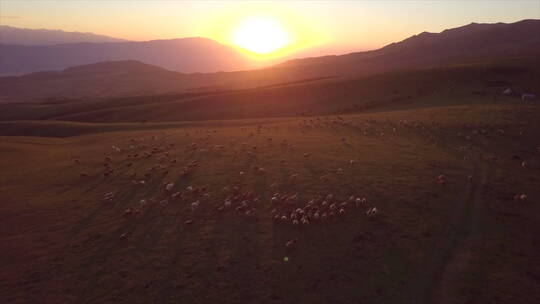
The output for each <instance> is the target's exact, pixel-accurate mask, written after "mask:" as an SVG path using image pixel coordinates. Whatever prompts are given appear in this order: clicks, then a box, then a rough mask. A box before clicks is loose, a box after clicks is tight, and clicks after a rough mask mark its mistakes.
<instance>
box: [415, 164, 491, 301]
mask: <svg viewBox="0 0 540 304" xmlns="http://www.w3.org/2000/svg"><path fill="white" fill-rule="evenodd" d="M473 174H475V175H474V176H475V177H474V178H473V180H472V181H471V182H470V183H469V184H468V185H467V189H466V191H464V193H463V194H462V195H460V198H459V199H458V200H457V201H456V205H455V209H454V214H453V215H452V216H451V220H450V223H449V225H448V226H447V230H446V232H445V233H444V236H443V237H445V238H444V239H443V240H441V242H440V243H439V244H438V245H437V246H436V247H434V248H433V252H432V253H431V256H430V257H429V258H428V259H426V261H425V263H424V264H423V265H422V266H421V267H422V269H420V270H419V272H418V274H417V275H416V277H415V278H413V279H412V282H411V284H410V285H409V288H408V290H406V294H405V296H406V298H405V303H414V304H421V303H450V302H452V299H453V297H455V296H456V291H457V290H456V286H455V282H456V281H457V277H458V276H459V275H460V274H461V273H463V272H464V271H466V269H467V266H468V264H469V262H470V256H469V252H470V250H469V249H470V247H471V245H472V238H473V235H472V234H473V233H474V232H475V231H477V230H478V226H479V217H480V214H481V192H482V188H483V187H484V185H485V183H486V181H487V178H488V175H489V168H488V167H487V166H485V165H483V164H482V165H477V166H475V169H474V173H473Z"/></svg>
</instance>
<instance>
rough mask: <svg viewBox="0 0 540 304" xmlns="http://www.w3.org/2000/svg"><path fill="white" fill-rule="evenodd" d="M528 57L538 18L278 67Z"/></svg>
mask: <svg viewBox="0 0 540 304" xmlns="http://www.w3.org/2000/svg"><path fill="white" fill-rule="evenodd" d="M531 55H532V56H535V55H540V20H523V21H519V22H515V23H510V24H505V23H496V24H478V23H471V24H469V25H465V26H462V27H458V28H453V29H448V30H445V31H443V32H441V33H427V32H423V33H421V34H418V35H415V36H412V37H410V38H407V39H405V40H403V41H400V42H397V43H392V44H390V45H387V46H385V47H383V48H381V49H378V50H374V51H367V52H358V53H351V54H346V55H340V56H323V57H313V58H305V59H296V60H291V61H287V62H285V63H283V64H281V65H280V67H289V68H292V67H295V68H302V69H304V71H305V72H306V73H310V74H317V75H349V74H358V73H374V72H381V71H386V70H393V69H405V68H423V67H430V66H438V65H443V64H455V63H465V62H474V61H478V60H490V59H497V58H506V57H513V56H531Z"/></svg>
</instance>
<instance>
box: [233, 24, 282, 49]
mask: <svg viewBox="0 0 540 304" xmlns="http://www.w3.org/2000/svg"><path fill="white" fill-rule="evenodd" d="M290 40H291V39H290V36H289V34H288V33H287V31H286V30H285V28H284V27H283V26H282V25H281V24H280V23H279V22H277V21H276V20H274V19H271V18H266V17H249V18H246V19H244V20H243V21H242V22H241V23H240V24H239V25H238V27H237V28H236V29H235V30H234V32H233V35H232V42H233V44H235V45H236V46H238V47H240V48H243V49H245V50H248V51H250V52H253V53H257V54H269V53H271V52H274V51H276V50H279V49H281V48H283V47H285V46H287V45H288V44H289V43H290V42H291V41H290Z"/></svg>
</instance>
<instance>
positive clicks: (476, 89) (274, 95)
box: [0, 57, 540, 122]
mask: <svg viewBox="0 0 540 304" xmlns="http://www.w3.org/2000/svg"><path fill="white" fill-rule="evenodd" d="M539 84H540V61H538V58H537V57H532V58H517V59H512V60H506V61H500V62H496V63H495V62H484V63H476V64H468V65H453V66H446V67H439V68H432V69H421V70H404V71H397V72H391V73H383V74H379V75H373V76H368V77H359V78H331V79H321V80H313V81H307V82H300V83H291V84H287V85H276V86H269V87H262V88H258V89H246V90H236V91H228V92H227V91H224V92H208V93H191V94H183V95H165V96H149V97H132V98H117V99H87V100H78V101H72V102H64V103H61V104H57V103H41V104H4V105H1V104H0V120H33V119H41V120H50V119H53V120H67V121H81V122H141V121H180V120H181V121H186V120H216V119H239V118H255V117H278V116H298V115H323V114H343V113H355V112H365V111H375V110H386V109H395V108H407V107H409V108H410V107H417V106H426V105H427V106H440V105H459V104H474V103H484V104H485V103H502V104H512V103H517V102H519V100H518V99H514V98H504V97H503V96H502V94H501V93H502V91H503V90H505V89H506V88H508V87H512V88H514V89H515V90H518V91H520V92H533V93H538V92H540V87H539Z"/></svg>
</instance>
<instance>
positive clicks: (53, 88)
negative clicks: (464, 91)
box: [0, 20, 540, 101]
mask: <svg viewBox="0 0 540 304" xmlns="http://www.w3.org/2000/svg"><path fill="white" fill-rule="evenodd" d="M1 47H2V48H1V49H0V52H2V53H1V54H2V58H1V60H0V67H4V68H5V67H9V66H10V64H11V63H12V62H16V63H17V64H18V66H26V67H27V69H30V68H36V69H37V70H43V69H45V68H39V69H38V68H37V66H38V64H41V65H47V66H49V68H48V69H51V68H50V66H55V67H58V66H61V65H63V64H67V63H68V62H77V61H78V59H79V58H80V57H85V58H86V59H88V58H93V60H96V61H98V58H104V57H106V58H110V57H113V59H111V60H118V59H117V57H126V56H120V54H131V56H128V57H137V58H144V59H146V60H141V61H143V62H145V63H148V62H151V61H153V62H154V64H155V65H159V66H161V67H163V66H171V68H169V69H173V68H172V67H175V69H177V70H181V71H194V70H196V68H198V69H199V70H216V69H223V70H226V69H225V68H223V67H224V66H228V67H231V66H233V64H232V63H231V62H235V63H236V64H235V65H234V66H236V67H238V66H241V65H242V64H244V63H245V61H244V60H243V57H240V56H239V55H238V54H237V53H236V52H235V51H234V50H232V49H229V48H228V47H225V46H222V45H220V44H217V43H216V42H214V41H212V40H208V39H202V38H192V39H178V40H164V41H149V42H127V43H105V44H75V45H73V44H68V45H59V46H55V47H54V48H53V49H50V48H48V47H32V48H30V49H25V48H23V49H19V48H21V47H20V46H1ZM11 48H13V49H11ZM6 49H8V50H9V51H8V52H6V53H8V54H10V55H9V56H4V55H3V54H4V51H3V50H6ZM25 50H28V52H26V51H25ZM37 50H41V52H39V51H37ZM53 51H54V52H57V53H54V52H53ZM4 57H10V58H11V60H6V59H4ZM514 57H529V58H532V60H533V61H534V60H537V61H540V20H524V21H520V22H516V23H512V24H504V23H497V24H476V23H473V24H469V25H466V26H463V27H459V28H455V29H450V30H445V31H443V32H441V33H437V34H434V33H421V34H419V35H415V36H413V37H410V38H408V39H405V40H403V41H401V42H398V43H393V44H390V45H388V46H385V47H383V48H381V49H378V50H374V51H368V52H359V53H351V54H346V55H340V56H324V57H314V58H304V59H296V60H291V61H288V62H285V63H283V64H279V65H276V66H273V67H270V68H265V69H259V70H250V71H239V72H225V73H191V74H187V73H179V72H173V71H170V70H165V69H162V68H159V67H156V66H150V65H148V64H143V63H141V62H137V61H133V60H131V61H119V62H102V63H96V64H89V65H85V66H78V67H74V68H68V69H65V70H63V71H61V72H42V73H34V74H29V75H23V76H17V77H15V76H12V77H0V99H3V100H4V101H6V100H11V101H20V100H24V101H38V100H43V99H47V98H57V97H66V98H88V97H118V96H136V95H159V94H164V93H180V92H186V91H199V92H201V91H216V90H221V91H223V90H236V89H245V88H255V87H263V86H268V85H275V84H282V83H292V82H298V81H305V80H312V79H320V78H325V77H345V78H348V77H356V76H360V75H369V74H376V73H382V72H386V71H392V70H410V69H423V68H429V67H438V66H444V65H455V64H467V63H481V62H488V63H494V62H499V61H504V60H505V59H509V58H514ZM231 58H233V59H231Z"/></svg>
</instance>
